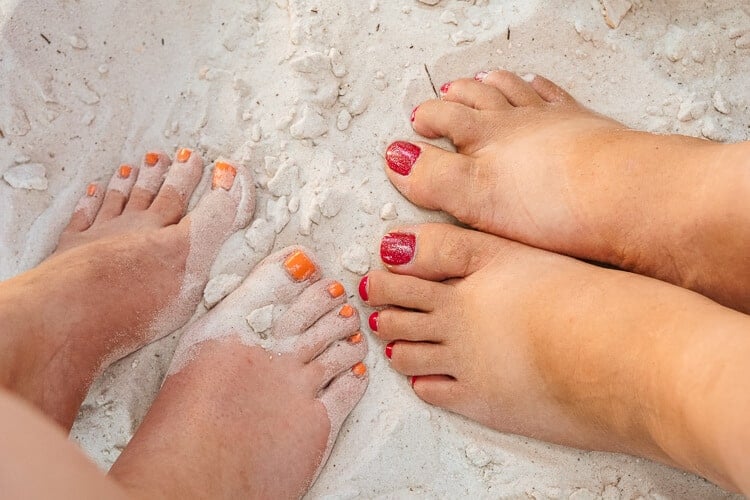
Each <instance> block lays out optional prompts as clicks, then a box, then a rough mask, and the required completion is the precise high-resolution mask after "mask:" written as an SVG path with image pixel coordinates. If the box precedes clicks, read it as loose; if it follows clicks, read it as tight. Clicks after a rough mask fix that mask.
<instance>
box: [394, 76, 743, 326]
mask: <svg viewBox="0 0 750 500" xmlns="http://www.w3.org/2000/svg"><path fill="white" fill-rule="evenodd" d="M412 121H413V127H414V130H415V131H416V132H418V133H419V134H420V135H422V136H425V137H428V138H438V137H446V138H449V139H450V140H451V141H452V142H453V143H454V144H455V146H456V148H457V152H455V153H454V152H449V151H446V150H443V149H441V148H437V147H435V146H431V145H429V144H426V143H418V144H411V143H408V142H403V141H399V142H396V143H394V144H392V145H391V146H389V148H388V150H387V153H386V160H387V165H388V167H389V168H386V172H387V173H388V176H389V178H390V179H391V181H392V182H393V184H394V185H395V186H396V187H397V188H398V189H399V190H400V191H401V192H402V193H403V194H404V195H405V196H406V197H407V198H408V199H409V200H411V201H412V202H414V203H416V204H417V205H420V206H423V207H426V208H430V209H440V210H444V211H446V212H448V213H450V214H451V215H453V216H455V217H457V218H458V219H459V220H461V221H463V222H465V223H467V224H469V225H471V226H473V227H475V228H477V229H480V230H482V231H485V232H491V233H494V234H497V235H499V236H503V237H506V238H509V239H512V240H515V241H520V242H523V243H526V244H529V245H532V246H536V247H539V248H544V249H547V250H550V251H554V252H557V253H563V254H567V255H571V256H575V257H578V258H582V259H587V260H593V261H597V262H603V263H609V264H611V265H614V266H617V267H620V268H623V269H627V270H631V271H635V272H638V273H639V274H645V275H649V276H653V277H656V278H659V279H662V280H665V281H669V282H672V283H675V284H678V285H680V286H682V287H686V288H690V289H693V290H696V291H698V292H700V293H702V294H704V295H707V296H709V297H711V298H713V299H714V300H717V301H719V302H721V303H723V304H725V305H728V306H730V307H733V308H735V309H739V310H743V311H746V312H748V311H750V257H748V254H747V252H746V250H745V249H746V248H747V247H748V245H749V244H750V229H747V228H750V220H748V218H749V217H750V215H748V214H750V207H749V206H747V200H748V199H750V196H749V194H750V168H748V167H750V146H748V144H747V143H745V144H736V145H723V144H717V143H713V142H710V141H706V140H702V139H695V138H690V137H683V136H660V135H655V134H649V133H644V132H638V131H635V130H629V129H628V128H627V127H625V126H624V125H622V124H620V123H618V122H616V121H614V120H611V119H609V118H606V117H604V116H602V115H599V114H596V113H594V112H592V111H590V110H588V109H586V108H585V107H583V106H582V105H580V104H579V103H578V102H576V101H575V100H574V99H573V98H572V97H571V96H570V95H569V94H568V93H567V92H565V91H563V90H562V89H561V88H559V87H558V86H556V85H555V84H553V83H552V82H550V81H549V80H547V79H545V78H542V77H540V76H535V75H529V76H527V77H524V78H521V77H519V76H517V75H515V74H513V73H511V72H508V71H492V72H490V73H481V74H479V75H478V76H477V78H476V79H461V80H456V81H453V82H451V83H449V84H446V85H444V86H443V88H442V98H441V99H439V100H431V101H427V102H425V103H422V104H421V105H420V106H419V107H418V108H416V109H415V111H414V114H413V115H412ZM743 228H745V229H743ZM728 234H731V235H732V236H731V238H730V237H727V235H728Z"/></svg>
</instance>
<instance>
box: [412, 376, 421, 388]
mask: <svg viewBox="0 0 750 500" xmlns="http://www.w3.org/2000/svg"><path fill="white" fill-rule="evenodd" d="M418 378H419V377H417V376H414V377H411V386H412V387H414V382H416V381H417V379H418Z"/></svg>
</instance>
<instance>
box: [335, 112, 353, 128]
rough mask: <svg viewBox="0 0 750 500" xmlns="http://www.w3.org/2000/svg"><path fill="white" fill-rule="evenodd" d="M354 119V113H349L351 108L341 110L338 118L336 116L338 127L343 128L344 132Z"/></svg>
mask: <svg viewBox="0 0 750 500" xmlns="http://www.w3.org/2000/svg"><path fill="white" fill-rule="evenodd" d="M351 121H352V115H351V113H349V110H347V109H342V110H341V111H340V112H339V116H338V118H336V128H337V129H339V130H341V131H342V132H343V131H344V130H346V129H348V128H349V124H350V123H351Z"/></svg>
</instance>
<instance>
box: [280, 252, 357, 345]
mask: <svg viewBox="0 0 750 500" xmlns="http://www.w3.org/2000/svg"><path fill="white" fill-rule="evenodd" d="M311 262H312V261H311ZM313 265H314V264H313ZM345 301H346V290H345V289H344V286H343V285H342V284H341V283H339V282H338V281H334V280H331V279H324V280H320V281H318V282H317V283H315V284H313V285H310V287H309V288H307V289H306V290H305V291H304V292H302V293H301V294H300V296H299V297H298V298H297V300H295V301H294V303H293V304H292V305H290V306H289V308H288V309H287V310H286V312H285V313H284V315H283V316H282V317H280V318H279V319H278V321H277V322H276V324H275V325H274V333H273V335H274V336H276V337H279V338H281V337H292V336H294V337H296V336H298V335H302V334H303V333H304V332H305V331H306V330H308V329H309V328H310V327H311V326H313V325H314V324H315V323H316V322H318V320H320V319H321V318H322V317H323V316H324V315H328V314H329V313H330V312H331V311H333V310H334V308H338V309H341V306H342V304H343V303H344V302H345ZM349 307H350V308H351V306H349ZM351 309H354V308H351ZM344 312H345V313H348V312H349V309H345V311H344ZM345 315H346V314H344V315H338V314H335V315H334V316H335V317H341V318H343V317H344V316H345ZM355 316H357V314H356V310H354V311H353V312H352V314H350V315H349V317H350V318H354V317H355ZM354 319H357V318H354ZM357 324H359V323H358V319H357ZM356 328H357V327H356V326H355V330H356ZM316 354H317V353H316Z"/></svg>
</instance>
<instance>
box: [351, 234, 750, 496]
mask: <svg viewBox="0 0 750 500" xmlns="http://www.w3.org/2000/svg"><path fill="white" fill-rule="evenodd" d="M381 256H382V259H383V261H384V263H385V264H386V266H387V267H388V270H389V271H390V272H387V271H373V272H371V273H370V274H369V275H368V276H366V277H365V278H364V279H363V281H362V283H361V284H360V294H361V296H362V299H363V300H365V301H366V302H367V303H368V304H370V305H371V306H374V307H382V306H387V307H385V308H384V309H383V310H381V311H379V312H376V313H374V314H373V315H372V316H371V317H370V327H371V329H372V330H373V331H374V332H375V333H376V335H377V336H378V337H380V338H381V339H383V340H384V341H385V342H386V343H387V346H386V348H385V355H386V357H387V358H389V359H390V362H391V364H392V367H393V368H394V369H395V370H397V371H398V372H400V373H402V374H404V375H407V376H408V377H409V380H410V381H411V384H412V386H413V388H414V391H415V392H416V394H417V396H419V397H420V398H422V399H423V400H425V401H426V402H428V403H431V404H434V405H437V406H440V407H443V408H446V409H448V410H452V411H454V412H457V413H460V414H462V415H465V416H467V417H469V418H471V419H474V420H476V421H478V422H480V423H482V424H484V425H487V426H489V427H491V428H493V429H497V430H499V431H503V432H511V433H516V434H522V435H526V436H531V437H534V438H538V439H542V440H546V441H553V442H556V443H561V444H565V445H569V446H574V447H578V448H583V449H592V450H607V451H618V452H625V453H630V454H633V455H639V456H645V457H649V458H652V459H655V460H659V461H662V462H665V463H668V464H672V465H677V466H680V467H682V468H685V469H687V470H691V471H693V472H696V473H699V474H702V475H703V476H705V477H707V478H709V479H711V480H713V481H715V482H717V483H719V484H721V485H723V486H725V487H728V488H741V487H744V488H746V489H747V488H748V487H750V484H748V483H747V481H746V478H747V477H750V476H749V475H748V474H749V473H750V460H749V459H748V456H747V452H746V450H747V446H748V445H749V444H750V431H748V429H747V425H746V421H747V415H750V396H748V394H750V370H748V368H747V366H748V364H747V359H749V358H748V357H749V356H750V336H748V332H749V331H750V320H748V318H747V316H745V315H743V314H740V313H738V312H735V311H732V310H731V309H727V308H724V307H722V306H720V305H718V304H716V303H714V302H712V301H710V300H708V299H706V298H705V297H702V296H700V295H698V294H696V293H694V292H691V291H688V290H685V289H682V288H679V287H675V286H672V285H669V284H666V283H663V282H660V281H657V280H653V279H650V278H645V277H642V276H637V275H634V274H631V273H627V272H623V271H616V270H610V269H604V268H600V267H597V266H593V265H590V264H586V263H583V262H581V261H578V260H575V259H572V258H569V257H565V256H560V255H557V254H553V253H550V252H547V251H544V250H539V249H535V248H531V247H527V246H525V245H523V244H520V243H516V242H511V241H509V240H504V239H501V238H498V237H495V236H491V235H488V234H484V233H480V232H475V231H470V230H465V229H459V228H457V227H454V226H450V225H442V224H429V225H423V226H417V227H407V228H402V229H399V230H397V231H394V232H392V233H390V234H388V235H386V236H385V237H384V239H383V241H382V246H381ZM742 478H745V479H742ZM742 481H745V482H744V483H743V482H742ZM746 492H747V490H746Z"/></svg>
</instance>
